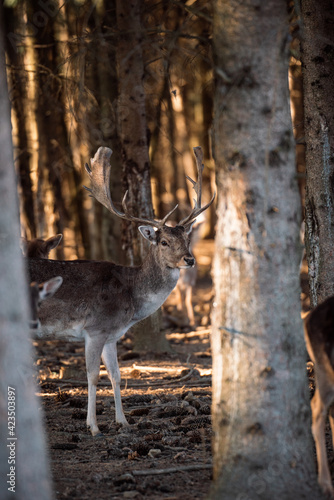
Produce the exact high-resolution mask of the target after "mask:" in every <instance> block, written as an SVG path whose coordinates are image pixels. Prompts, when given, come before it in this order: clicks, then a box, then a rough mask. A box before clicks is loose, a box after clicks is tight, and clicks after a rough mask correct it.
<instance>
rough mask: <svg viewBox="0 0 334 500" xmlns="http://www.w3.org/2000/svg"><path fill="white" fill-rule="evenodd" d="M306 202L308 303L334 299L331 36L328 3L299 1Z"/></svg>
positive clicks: (330, 5) (323, 0) (333, 43)
mask: <svg viewBox="0 0 334 500" xmlns="http://www.w3.org/2000/svg"><path fill="white" fill-rule="evenodd" d="M301 6H302V63H303V78H304V108H305V141H306V200H305V222H306V232H305V236H306V238H305V242H306V254H307V260H308V265H309V282H310V301H311V306H313V307H314V306H316V305H317V304H318V303H320V302H322V301H323V300H324V299H325V298H326V297H328V296H330V295H333V294H334V252H333V241H334V224H333V220H334V197H333V180H334V83H333V82H334V64H333V60H334V31H333V13H334V11H333V2H332V1H331V0H320V1H318V0H317V1H316V0H303V2H301Z"/></svg>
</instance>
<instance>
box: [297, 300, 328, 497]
mask: <svg viewBox="0 0 334 500" xmlns="http://www.w3.org/2000/svg"><path fill="white" fill-rule="evenodd" d="M304 333H305V341H306V347H307V351H308V353H309V356H310V358H311V359H312V361H313V363H314V373H315V392H314V396H313V398H312V401H311V410H312V434H313V438H314V441H315V446H316V452H317V462H318V482H319V484H320V486H321V488H322V490H323V492H324V493H325V495H326V496H327V497H329V498H334V490H333V485H332V480H331V475H330V471H329V467H328V460H327V454H326V441H325V425H326V417H327V412H328V409H329V423H330V426H331V430H332V441H333V444H334V407H333V406H332V405H333V403H334V297H329V298H328V299H326V300H325V301H324V302H323V303H322V304H320V305H318V306H317V307H316V308H315V309H314V310H313V311H311V312H310V313H309V315H308V316H307V317H306V318H305V320H304Z"/></svg>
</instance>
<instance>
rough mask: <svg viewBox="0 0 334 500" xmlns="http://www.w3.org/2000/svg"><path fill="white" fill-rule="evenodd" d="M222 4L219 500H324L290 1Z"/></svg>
mask: <svg viewBox="0 0 334 500" xmlns="http://www.w3.org/2000/svg"><path fill="white" fill-rule="evenodd" d="M214 7H215V13H214V51H215V63H216V68H215V69H216V81H217V86H216V94H215V118H214V147H215V159H216V165H217V175H218V179H217V182H218V194H219V206H218V224H217V236H216V249H217V250H216V256H215V262H214V270H213V274H214V282H215V293H216V297H215V304H214V312H213V330H212V350H213V429H214V445H213V447H214V479H215V482H214V488H213V493H212V498H215V499H216V498H224V500H232V499H233V500H246V499H249V500H254V499H256V500H261V499H263V500H268V499H271V498H272V499H278V498H281V499H284V500H288V499H291V500H292V499H294V498H296V499H297V498H298V499H299V500H300V499H309V498H321V494H320V492H319V490H318V486H317V481H316V474H315V465H314V456H313V450H312V438H311V432H310V415H309V413H310V407H309V396H308V387H307V378H306V370H305V360H306V355H305V345H304V339H303V333H302V324H301V319H300V299H299V294H300V290H299V273H298V271H299V262H300V258H301V248H300V243H299V228H300V201H299V196H298V189H297V183H296V174H295V164H294V150H295V147H294V140H293V135H292V127H291V118H290V111H289V100H288V97H289V96H288V45H287V43H288V39H289V36H288V34H289V27H288V16H287V11H286V8H287V5H286V2H285V1H283V0H281V1H277V0H269V1H267V2H260V3H259V2H257V1H251V2H247V3H245V2H240V1H237V0H230V1H229V2H226V1H224V0H216V1H215V5H214ZM312 495H314V496H312ZM317 495H319V496H317Z"/></svg>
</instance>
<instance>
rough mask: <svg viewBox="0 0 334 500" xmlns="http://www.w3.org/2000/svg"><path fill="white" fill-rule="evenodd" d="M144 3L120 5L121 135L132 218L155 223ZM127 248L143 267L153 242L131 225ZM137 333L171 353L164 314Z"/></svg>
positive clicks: (140, 340) (144, 345)
mask: <svg viewBox="0 0 334 500" xmlns="http://www.w3.org/2000/svg"><path fill="white" fill-rule="evenodd" d="M140 6H141V2H140V1H139V0H134V1H132V2H130V3H129V4H128V3H124V2H123V1H122V0H117V2H116V12H117V25H118V29H119V30H120V35H119V45H118V50H117V62H118V85H119V102H118V136H119V141H120V144H121V157H122V167H123V184H124V186H125V190H126V191H128V199H127V206H128V209H129V212H130V213H132V214H139V216H140V217H146V218H151V219H152V218H153V208H152V201H151V184H150V160H149V155H148V129H147V122H146V109H145V91H144V86H143V79H144V64H143V56H142V46H141V44H142V37H143V35H142V29H141V20H140V15H141V12H140ZM123 248H124V250H125V252H126V255H127V260H128V264H132V265H133V264H134V263H135V262H137V263H138V260H140V259H142V258H143V256H144V255H145V253H147V251H148V248H147V242H146V241H145V240H144V238H142V237H141V236H140V234H139V232H138V230H137V225H136V224H133V223H129V222H126V223H125V231H124V232H123ZM134 330H135V333H136V335H135V339H134V346H135V349H137V350H142V349H150V350H155V351H163V350H169V349H170V348H169V345H168V343H167V340H166V338H165V335H164V333H163V332H162V331H161V329H160V311H157V312H156V313H154V314H153V315H152V316H150V317H148V318H146V319H145V320H143V321H142V322H141V323H140V324H139V325H138V326H137V327H135V328H134Z"/></svg>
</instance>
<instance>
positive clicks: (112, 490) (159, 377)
mask: <svg viewBox="0 0 334 500" xmlns="http://www.w3.org/2000/svg"><path fill="white" fill-rule="evenodd" d="M196 250H197V251H196ZM196 250H195V254H197V257H198V258H197V261H198V264H199V269H198V279H197V286H196V290H195V291H194V298H193V303H194V310H195V318H196V321H197V323H198V326H197V327H196V328H190V327H189V326H187V325H186V321H185V319H184V317H183V315H182V314H180V313H179V312H178V311H177V310H176V302H177V296H176V294H175V292H173V293H172V295H171V296H170V298H169V299H168V301H167V303H166V305H165V307H164V329H165V331H166V336H167V338H168V340H169V342H170V345H171V347H172V350H173V352H172V353H171V354H166V353H162V354H159V355H156V354H152V353H149V352H146V353H141V354H140V355H139V354H138V353H136V352H134V351H133V349H132V340H131V333H130V334H127V335H126V336H125V337H123V339H122V340H121V341H120V342H119V346H118V358H119V365H120V370H121V374H122V384H121V389H122V401H123V406H124V412H125V414H126V416H127V419H128V421H129V423H130V424H131V426H130V428H127V429H124V428H122V427H121V426H117V425H116V424H115V414H114V400H113V395H112V389H111V386H110V382H109V380H108V377H107V372H106V370H105V369H104V366H103V365H101V372H100V382H99V385H98V390H97V419H98V425H99V428H100V430H101V431H102V432H103V436H101V437H95V438H93V437H92V436H91V435H90V433H89V432H88V431H87V429H86V414H87V410H86V409H87V380H86V372H85V359H84V344H83V343H81V342H68V341H64V340H36V341H34V345H35V349H36V357H37V371H38V383H39V398H40V401H41V404H42V406H43V408H44V414H45V427H46V431H47V442H48V448H49V455H50V458H51V469H52V475H53V482H54V489H55V492H56V498H57V500H62V499H68V498H80V499H82V500H85V499H91V498H92V497H93V498H95V499H96V500H104V499H141V498H142V499H143V498H145V499H146V498H150V499H168V500H176V499H181V498H182V499H184V500H192V499H203V498H205V497H206V495H207V493H208V491H209V488H210V481H211V474H212V471H211V468H212V467H211V465H212V456H211V439H212V430H211V415H210V410H211V373H212V370H211V352H210V338H209V336H210V309H211V301H212V284H211V278H210V266H211V258H212V254H213V242H212V241H211V242H210V241H202V242H200V243H199V244H198V245H197V249H196ZM177 325H178V326H177Z"/></svg>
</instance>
